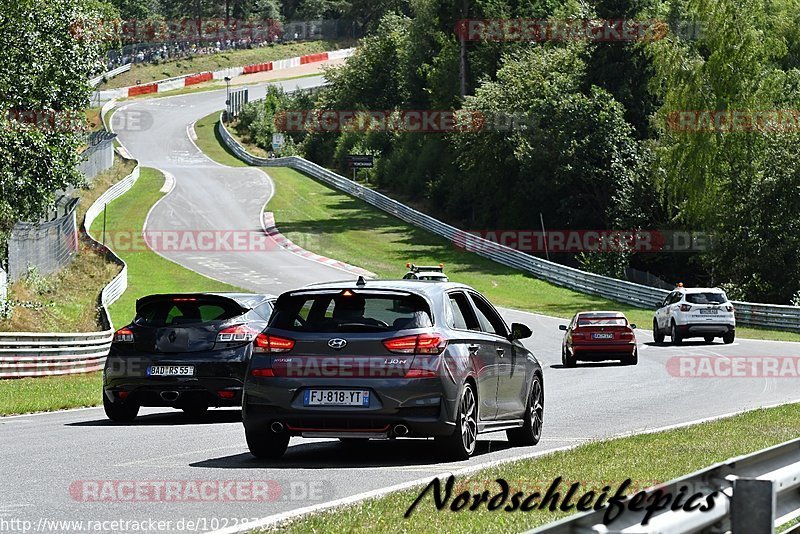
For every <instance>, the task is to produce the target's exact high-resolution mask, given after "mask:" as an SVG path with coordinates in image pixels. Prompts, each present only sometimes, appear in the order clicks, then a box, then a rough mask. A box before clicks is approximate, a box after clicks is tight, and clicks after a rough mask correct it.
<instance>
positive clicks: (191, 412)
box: [181, 404, 208, 418]
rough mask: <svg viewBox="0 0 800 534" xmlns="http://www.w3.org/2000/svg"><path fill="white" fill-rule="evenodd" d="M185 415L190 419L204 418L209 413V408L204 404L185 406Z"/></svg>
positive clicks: (183, 408)
mask: <svg viewBox="0 0 800 534" xmlns="http://www.w3.org/2000/svg"><path fill="white" fill-rule="evenodd" d="M181 410H183V413H185V414H186V415H187V416H188V417H191V418H197V417H202V416H203V415H205V413H206V412H207V411H208V406H206V405H204V404H193V405H191V406H183V407H182V408H181Z"/></svg>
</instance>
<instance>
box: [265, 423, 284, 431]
mask: <svg viewBox="0 0 800 534" xmlns="http://www.w3.org/2000/svg"><path fill="white" fill-rule="evenodd" d="M269 428H270V430H272V431H273V432H275V433H276V434H280V433H281V432H283V431H284V429H285V427H284V426H283V423H281V422H280V421H275V422H274V423H272V424H271V425H269Z"/></svg>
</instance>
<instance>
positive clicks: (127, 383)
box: [103, 377, 243, 408]
mask: <svg viewBox="0 0 800 534" xmlns="http://www.w3.org/2000/svg"><path fill="white" fill-rule="evenodd" d="M242 389H243V384H242V381H241V380H237V379H233V378H213V377H208V378H205V377H203V378H192V379H174V378H171V377H150V378H144V377H142V378H116V379H113V380H109V381H108V382H107V383H106V384H104V386H103V393H104V394H105V395H106V397H108V399H109V400H111V401H112V402H118V401H121V400H122V399H121V396H120V394H123V395H125V402H131V403H135V404H138V405H140V406H164V407H174V408H180V407H182V406H191V405H198V404H205V405H207V406H218V407H224V406H241V404H242Z"/></svg>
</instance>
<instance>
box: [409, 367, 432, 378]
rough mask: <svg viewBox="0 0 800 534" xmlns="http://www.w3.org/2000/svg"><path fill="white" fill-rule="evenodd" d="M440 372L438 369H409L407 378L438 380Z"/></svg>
mask: <svg viewBox="0 0 800 534" xmlns="http://www.w3.org/2000/svg"><path fill="white" fill-rule="evenodd" d="M438 376H439V371H437V370H436V369H409V370H408V371H406V376H405V378H436V377H438Z"/></svg>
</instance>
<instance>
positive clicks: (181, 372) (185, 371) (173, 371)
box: [147, 365, 194, 376]
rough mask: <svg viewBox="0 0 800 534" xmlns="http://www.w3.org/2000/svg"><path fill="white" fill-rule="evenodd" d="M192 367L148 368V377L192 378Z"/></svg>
mask: <svg viewBox="0 0 800 534" xmlns="http://www.w3.org/2000/svg"><path fill="white" fill-rule="evenodd" d="M192 375H194V366H192V365H153V366H150V367H148V368H147V376H192Z"/></svg>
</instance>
